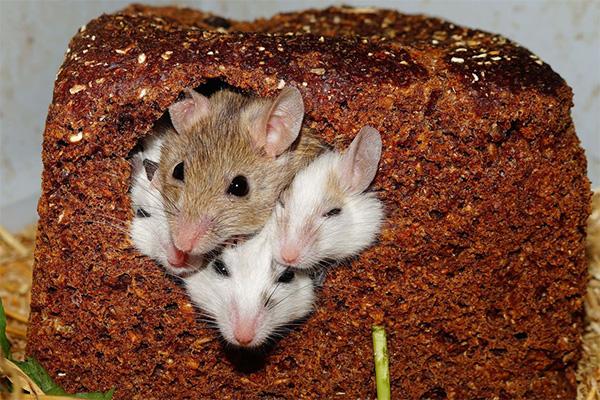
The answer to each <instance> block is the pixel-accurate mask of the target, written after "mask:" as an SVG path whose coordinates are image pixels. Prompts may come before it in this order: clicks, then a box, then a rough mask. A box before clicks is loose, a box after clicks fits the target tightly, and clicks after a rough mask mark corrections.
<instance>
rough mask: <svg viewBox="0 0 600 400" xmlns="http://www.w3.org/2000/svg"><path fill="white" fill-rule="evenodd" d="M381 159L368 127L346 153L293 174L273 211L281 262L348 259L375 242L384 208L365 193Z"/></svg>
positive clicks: (378, 143) (325, 157)
mask: <svg viewBox="0 0 600 400" xmlns="http://www.w3.org/2000/svg"><path fill="white" fill-rule="evenodd" d="M380 156H381V137H380V136H379V132H377V131H376V130H375V129H374V128H371V127H369V126H366V127H364V128H362V129H361V130H360V132H359V133H358V135H356V137H355V138H354V140H353V141H352V144H351V145H350V146H349V147H348V149H347V150H346V152H344V153H343V154H341V153H338V152H327V153H325V154H322V155H321V156H319V157H318V158H317V159H316V160H315V161H313V162H312V163H311V164H309V165H308V167H306V168H305V169H304V170H302V171H300V172H299V173H298V174H297V175H296V177H295V178H294V180H293V182H292V184H291V185H290V187H289V188H288V189H287V190H286V191H285V192H284V193H283V194H282V196H281V201H280V202H279V204H278V205H277V206H276V209H275V215H276V227H275V238H276V239H275V243H274V247H275V248H274V253H275V259H276V260H277V261H278V262H279V263H281V264H283V265H288V266H292V267H295V268H310V267H312V266H314V265H316V264H318V263H320V262H322V261H325V260H328V261H339V260H342V259H345V258H348V257H352V256H354V255H356V254H358V253H359V252H360V251H362V250H363V249H365V248H366V247H368V246H369V245H371V244H372V243H373V241H374V240H375V238H376V236H377V234H378V232H379V229H380V227H381V221H382V219H383V206H382V204H381V202H380V201H379V200H378V199H377V198H376V197H375V195H374V194H372V193H365V190H367V188H368V187H369V185H370V184H371V182H372V181H373V178H374V177H375V174H376V172H377V165H378V163H379V158H380Z"/></svg>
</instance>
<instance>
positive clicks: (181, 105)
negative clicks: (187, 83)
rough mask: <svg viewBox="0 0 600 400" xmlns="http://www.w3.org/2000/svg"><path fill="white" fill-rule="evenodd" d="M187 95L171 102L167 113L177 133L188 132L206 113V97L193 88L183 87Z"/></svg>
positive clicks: (207, 109)
mask: <svg viewBox="0 0 600 400" xmlns="http://www.w3.org/2000/svg"><path fill="white" fill-rule="evenodd" d="M185 93H186V95H188V96H189V97H187V98H185V99H183V100H181V101H178V102H176V103H173V104H171V106H170V107H169V115H170V116H171V122H172V123H173V127H175V130H176V131H177V133H184V132H188V131H189V130H190V129H191V128H192V127H193V126H194V125H195V124H196V123H197V122H198V121H199V120H200V119H202V118H203V117H204V116H205V115H207V114H208V111H209V101H208V98H207V97H205V96H203V95H201V94H200V93H198V92H196V91H195V90H193V89H185Z"/></svg>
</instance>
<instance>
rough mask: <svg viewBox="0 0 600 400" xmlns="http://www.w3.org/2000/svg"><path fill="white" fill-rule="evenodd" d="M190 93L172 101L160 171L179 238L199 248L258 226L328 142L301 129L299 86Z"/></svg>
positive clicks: (185, 247)
mask: <svg viewBox="0 0 600 400" xmlns="http://www.w3.org/2000/svg"><path fill="white" fill-rule="evenodd" d="M186 94H187V96H188V98H186V99H184V100H181V101H179V102H176V103H174V104H173V105H172V106H171V107H169V114H170V116H171V121H172V123H173V126H174V129H171V130H170V131H169V132H168V133H167V135H166V137H165V145H164V146H163V151H162V153H161V159H160V163H159V171H158V175H159V185H160V188H161V193H162V195H163V197H164V200H165V201H164V203H165V210H166V211H167V220H168V224H169V232H170V235H171V238H172V240H173V243H174V245H175V246H176V248H177V249H178V250H179V251H181V252H183V253H185V254H191V255H201V254H206V253H210V252H213V251H214V250H216V249H218V248H219V247H220V246H221V245H223V244H228V243H229V242H230V241H232V240H235V239H236V238H237V237H240V236H242V237H243V236H247V235H252V234H255V233H257V232H258V231H259V230H260V229H261V228H262V227H263V225H264V224H265V222H266V221H267V219H268V218H269V216H270V214H271V212H272V209H273V207H274V205H275V202H276V200H277V198H278V196H279V194H280V192H281V190H282V189H283V188H284V187H285V186H287V185H288V184H289V182H290V181H291V179H292V178H293V176H294V175H295V173H296V172H297V171H298V170H299V169H300V168H302V167H303V166H305V165H306V164H307V163H308V162H310V161H311V160H312V159H314V157H316V156H317V155H318V154H319V153H320V152H321V151H322V150H323V146H322V144H321V142H320V141H319V140H318V139H317V138H316V136H315V135H313V134H312V133H311V132H310V131H309V130H308V129H302V132H301V125H302V119H303V116H304V104H303V101H302V96H301V94H300V92H299V91H298V90H297V89H295V88H291V87H288V88H285V89H283V90H282V91H281V93H280V94H279V96H278V97H276V98H259V97H252V96H247V95H243V94H239V93H235V92H233V91H230V90H221V91H219V92H217V93H215V94H213V95H212V96H211V97H210V98H207V97H205V96H203V95H201V94H199V93H197V92H195V91H193V90H187V91H186Z"/></svg>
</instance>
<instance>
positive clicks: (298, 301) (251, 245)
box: [185, 218, 322, 348]
mask: <svg viewBox="0 0 600 400" xmlns="http://www.w3.org/2000/svg"><path fill="white" fill-rule="evenodd" d="M273 222H274V221H273V218H271V219H270V220H269V222H267V225H266V226H265V227H264V228H263V230H262V231H261V232H260V233H259V234H257V235H256V236H254V237H253V238H252V239H250V240H248V241H246V242H244V243H243V244H240V245H238V246H236V247H229V248H226V249H225V250H224V251H223V252H222V254H221V255H220V256H219V257H218V258H216V259H215V260H213V261H211V262H210V263H209V265H208V266H207V267H206V268H204V269H202V270H200V271H198V272H196V273H195V274H193V275H191V276H189V277H187V278H186V279H185V285H186V288H187V291H188V293H189V295H190V298H191V299H192V301H193V302H194V303H195V304H196V305H197V306H198V307H199V308H200V309H201V310H202V311H203V312H204V314H205V315H206V316H207V317H209V318H210V319H211V320H213V321H214V322H215V324H216V326H218V328H219V331H220V332H221V335H222V336H223V338H224V339H225V340H226V341H227V343H229V344H232V345H234V346H239V347H244V348H254V347H259V346H261V345H264V344H265V343H267V342H268V341H269V340H272V339H274V338H275V337H278V336H282V335H283V333H284V332H285V330H286V329H287V328H286V327H287V326H288V325H290V324H291V323H293V322H294V321H297V320H299V319H302V318H304V317H306V316H307V315H308V314H310V312H311V311H312V310H313V307H314V302H315V287H316V286H317V285H318V284H319V283H320V281H319V280H320V278H322V276H314V275H312V272H310V271H306V270H294V269H291V268H287V267H285V266H282V265H280V264H278V263H277V262H275V261H274V260H273V253H272V242H273V238H272V234H273Z"/></svg>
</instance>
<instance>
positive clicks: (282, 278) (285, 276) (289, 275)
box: [277, 268, 296, 283]
mask: <svg viewBox="0 0 600 400" xmlns="http://www.w3.org/2000/svg"><path fill="white" fill-rule="evenodd" d="M295 276H296V274H295V273H294V271H292V270H291V269H289V268H288V269H286V270H285V271H283V273H282V274H281V275H279V279H277V282H279V283H290V282H291V281H293V280H294V277H295Z"/></svg>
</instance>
